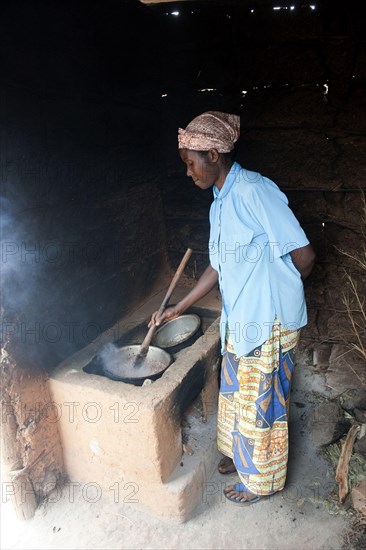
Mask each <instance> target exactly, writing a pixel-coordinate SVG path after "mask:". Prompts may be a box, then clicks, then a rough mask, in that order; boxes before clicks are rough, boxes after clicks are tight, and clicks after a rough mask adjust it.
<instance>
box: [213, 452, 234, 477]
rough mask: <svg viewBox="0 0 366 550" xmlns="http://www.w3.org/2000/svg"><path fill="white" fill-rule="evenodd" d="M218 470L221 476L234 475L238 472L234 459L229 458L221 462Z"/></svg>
mask: <svg viewBox="0 0 366 550" xmlns="http://www.w3.org/2000/svg"><path fill="white" fill-rule="evenodd" d="M217 469H218V471H219V472H220V474H233V473H234V472H236V468H235V466H234V462H233V459H232V458H229V457H228V456H224V458H222V459H221V460H220V462H219V465H218V467H217Z"/></svg>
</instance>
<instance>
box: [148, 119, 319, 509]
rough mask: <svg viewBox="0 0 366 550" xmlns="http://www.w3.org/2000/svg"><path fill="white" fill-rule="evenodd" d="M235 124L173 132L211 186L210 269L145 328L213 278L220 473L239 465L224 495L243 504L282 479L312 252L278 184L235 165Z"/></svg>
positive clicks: (185, 303) (199, 181) (197, 123)
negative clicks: (217, 313) (218, 309)
mask: <svg viewBox="0 0 366 550" xmlns="http://www.w3.org/2000/svg"><path fill="white" fill-rule="evenodd" d="M239 128H240V119H239V117H238V116H236V115H232V114H227V113H221V112H216V111H209V112H206V113H203V114H202V115H200V116H198V117H197V118H195V119H194V120H192V122H191V123H190V124H189V125H188V126H187V128H186V129H185V130H183V129H179V134H178V143H179V153H180V157H181V159H182V160H183V162H184V163H185V164H186V166H187V176H190V177H191V178H192V179H193V181H194V183H195V184H196V185H197V186H198V187H200V188H201V189H208V188H210V187H213V195H214V200H213V203H212V205H211V209H210V227H211V230H210V242H209V252H210V265H209V266H208V267H207V268H206V270H205V272H204V273H203V275H202V276H201V278H200V279H199V281H198V282H197V284H196V286H195V287H194V288H193V289H192V290H191V291H190V292H189V293H188V294H187V296H186V297H185V298H184V299H183V300H181V301H180V302H179V303H178V304H177V305H175V306H174V307H169V308H167V309H166V310H165V312H164V313H163V315H162V316H161V317H160V318H159V319H157V314H156V313H154V315H153V316H152V319H151V322H150V325H151V323H154V322H155V323H156V325H160V324H162V323H164V322H166V321H168V320H171V319H174V318H176V317H178V316H179V315H181V314H182V313H183V312H184V311H185V310H186V309H187V308H189V307H190V306H192V305H193V304H194V303H195V302H197V301H198V300H199V299H201V298H202V297H203V296H205V295H206V294H207V293H208V292H209V291H210V290H211V289H212V288H213V287H214V286H215V285H216V284H217V283H219V287H220V291H221V294H222V315H221V322H220V330H221V340H222V353H223V361H222V370H221V385H220V395H219V410H218V448H219V450H220V451H221V452H222V454H223V455H224V458H223V459H222V460H221V462H220V464H219V471H220V473H222V474H227V473H232V472H235V471H237V473H238V475H239V479H240V482H239V483H237V484H236V485H234V486H229V487H227V488H226V489H225V490H224V494H225V496H226V498H228V499H229V500H231V501H232V502H235V503H237V504H242V505H247V504H252V503H254V502H256V501H258V500H259V499H260V498H261V497H263V496H268V495H271V494H273V493H275V492H277V491H280V490H282V489H283V487H284V484H285V480H286V471H287V459H288V422H287V408H288V402H289V393H290V384H291V374H292V368H293V363H294V352H295V346H296V343H297V341H298V337H299V329H300V328H301V327H303V326H304V325H305V324H306V322H307V316H306V305H305V300H304V290H303V283H302V280H303V279H305V278H306V277H307V276H308V275H309V273H310V272H311V270H312V267H313V264H314V259H315V254H314V252H313V249H312V247H311V245H310V244H309V241H308V239H307V238H306V235H305V233H304V231H303V230H302V229H301V227H300V225H299V222H298V221H297V219H296V218H295V216H294V214H293V213H292V211H291V210H290V208H289V207H288V201H287V198H286V197H285V195H284V194H283V193H282V192H281V191H280V190H279V188H278V187H277V186H276V185H275V184H274V183H273V182H272V181H270V180H269V179H268V178H265V177H263V176H262V175H260V174H258V173H255V172H250V171H248V170H245V169H244V168H242V167H241V166H240V165H239V164H238V163H236V162H233V161H232V159H231V152H232V151H233V149H234V143H235V142H236V141H237V139H238V137H239Z"/></svg>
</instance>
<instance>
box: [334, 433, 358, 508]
mask: <svg viewBox="0 0 366 550" xmlns="http://www.w3.org/2000/svg"><path fill="white" fill-rule="evenodd" d="M360 428H361V427H360V426H359V425H358V424H355V425H354V426H352V427H351V429H350V430H349V432H348V434H347V437H346V440H345V442H344V443H343V446H342V451H341V455H340V457H339V461H338V466H337V470H336V481H337V482H338V485H339V502H340V503H341V504H343V502H344V501H345V499H346V496H347V495H348V493H349V488H348V467H349V461H350V460H351V455H352V449H353V444H354V442H355V439H356V435H357V433H358V432H359V431H360Z"/></svg>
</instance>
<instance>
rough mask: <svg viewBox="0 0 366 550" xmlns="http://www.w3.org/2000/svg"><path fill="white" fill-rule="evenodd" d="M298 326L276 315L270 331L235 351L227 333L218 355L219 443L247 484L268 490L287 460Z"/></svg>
mask: <svg viewBox="0 0 366 550" xmlns="http://www.w3.org/2000/svg"><path fill="white" fill-rule="evenodd" d="M299 333H300V331H299V330H295V331H289V330H285V329H284V328H283V327H282V326H281V325H280V323H279V322H278V321H277V319H276V320H275V322H274V325H273V328H272V332H271V335H270V337H269V339H268V340H266V341H265V342H264V343H263V344H262V345H261V346H259V347H257V348H255V349H253V350H252V351H251V352H250V353H249V354H248V355H245V356H242V357H237V356H236V355H235V351H234V346H233V343H232V341H231V339H230V334H227V337H226V350H225V352H224V355H223V360H222V370H221V386H220V396H219V411H218V429H217V440H218V449H219V451H221V452H222V454H224V455H225V456H228V457H230V458H232V459H233V461H234V464H235V467H236V469H237V471H238V474H239V477H240V481H241V483H243V485H244V487H245V489H244V490H247V491H249V492H251V493H254V494H256V495H270V494H272V493H275V492H277V491H281V490H282V489H283V488H284V485H285V481H286V473H287V460H288V423H287V419H288V405H289V396H290V387H291V377H292V370H293V364H294V358H295V347H296V344H297V341H298V338H299Z"/></svg>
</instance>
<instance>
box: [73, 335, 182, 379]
mask: <svg viewBox="0 0 366 550" xmlns="http://www.w3.org/2000/svg"><path fill="white" fill-rule="evenodd" d="M140 348H141V346H140V345H133V346H123V347H121V348H118V347H117V346H115V345H114V344H107V345H106V346H105V347H104V348H103V349H102V350H101V351H100V352H99V353H98V354H97V355H96V356H95V357H94V359H93V360H92V361H90V363H88V364H87V365H86V366H85V367H84V369H83V370H84V372H87V373H88V374H99V375H101V376H106V377H107V378H110V379H111V380H116V381H120V382H127V383H128V384H134V385H135V386H142V384H143V383H144V381H145V380H146V379H147V378H149V379H150V380H157V379H158V378H159V377H160V376H161V375H162V374H163V372H164V371H165V370H166V369H167V368H168V367H169V365H171V363H172V362H173V358H172V357H171V355H170V354H169V353H167V352H166V351H164V350H162V349H159V348H157V347H155V346H149V350H148V352H147V354H146V356H145V357H144V358H143V361H142V362H141V363H140V364H139V367H138V368H136V367H134V363H135V359H136V357H138V356H139V353H140Z"/></svg>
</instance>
